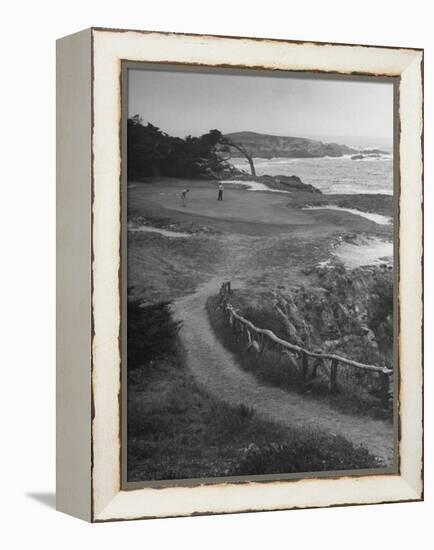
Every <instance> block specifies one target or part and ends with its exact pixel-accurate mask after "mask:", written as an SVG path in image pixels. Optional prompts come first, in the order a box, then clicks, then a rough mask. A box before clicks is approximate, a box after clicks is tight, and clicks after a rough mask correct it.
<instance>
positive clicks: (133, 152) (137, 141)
mask: <svg viewBox="0 0 434 550" xmlns="http://www.w3.org/2000/svg"><path fill="white" fill-rule="evenodd" d="M231 147H233V148H235V149H237V150H238V151H239V152H240V153H241V154H243V155H244V156H245V157H246V158H247V159H248V161H249V165H250V167H251V171H252V175H256V174H255V172H254V165H253V159H252V158H251V155H249V152H248V151H247V150H245V149H244V147H243V146H242V145H241V144H238V143H234V142H232V141H231V140H229V139H228V138H226V137H225V136H223V134H222V133H221V132H220V131H219V130H216V129H214V130H210V131H209V132H208V133H206V134H203V135H202V136H199V137H194V136H190V135H189V136H187V137H186V138H184V139H182V138H179V137H174V136H170V135H169V134H167V133H165V132H163V131H162V130H161V129H160V128H158V127H157V126H154V125H153V124H151V123H149V122H148V123H147V124H146V125H145V124H143V120H142V118H141V117H140V116H139V115H135V116H133V117H132V118H129V119H128V122H127V163H128V179H132V178H142V177H149V176H171V177H199V176H202V177H203V176H207V177H219V174H220V173H221V172H222V171H223V170H224V169H225V167H227V161H228V159H229V158H230V156H231Z"/></svg>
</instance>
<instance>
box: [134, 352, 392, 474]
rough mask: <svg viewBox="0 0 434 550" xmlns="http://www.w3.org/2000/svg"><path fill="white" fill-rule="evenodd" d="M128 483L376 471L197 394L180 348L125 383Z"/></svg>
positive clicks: (324, 439)
mask: <svg viewBox="0 0 434 550" xmlns="http://www.w3.org/2000/svg"><path fill="white" fill-rule="evenodd" d="M128 411H129V412H128V415H129V423H128V424H129V430H128V479H129V481H149V480H159V479H189V478H198V477H220V476H230V475H260V474H278V473H297V472H317V471H333V470H345V469H359V468H373V467H379V466H381V463H380V462H379V461H378V459H376V458H374V457H373V456H372V455H370V454H369V453H368V452H367V451H366V450H365V449H363V448H361V447H360V448H355V447H354V446H353V445H351V444H350V443H349V442H347V441H346V440H345V439H343V438H341V437H336V436H332V435H324V434H321V433H319V432H318V431H314V430H303V431H302V432H301V431H298V430H293V431H292V432H290V433H288V431H286V430H284V429H283V428H281V427H280V426H277V425H275V424H272V423H270V422H266V421H264V420H262V419H259V418H257V416H256V415H255V413H254V411H252V410H250V409H247V408H245V407H242V406H240V407H236V408H232V407H229V406H228V405H226V404H224V403H221V402H217V401H216V400H214V399H213V398H211V397H210V396H209V395H207V394H206V392H204V391H203V390H201V389H200V388H199V387H198V386H197V385H196V383H195V381H194V379H193V378H192V376H191V374H190V373H189V371H188V368H187V367H186V365H185V358H184V356H183V351H182V348H180V347H179V348H178V352H177V353H176V354H175V355H173V356H168V357H165V358H163V359H159V360H157V361H155V362H153V364H152V366H148V367H147V368H146V370H142V371H139V372H137V373H134V376H131V377H130V382H129V388H128Z"/></svg>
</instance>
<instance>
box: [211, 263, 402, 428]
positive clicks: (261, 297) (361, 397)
mask: <svg viewBox="0 0 434 550" xmlns="http://www.w3.org/2000/svg"><path fill="white" fill-rule="evenodd" d="M332 271H333V272H332ZM310 277H311V279H312V280H313V282H314V283H315V284H313V285H312V287H311V288H306V287H300V288H295V289H294V290H293V292H288V291H286V292H285V293H281V292H270V291H264V292H256V293H255V292H253V291H247V290H246V291H243V290H239V291H236V292H235V293H234V294H232V296H231V299H230V302H231V303H232V305H234V306H235V307H236V308H238V309H239V311H240V312H241V313H242V315H243V316H244V317H245V318H247V319H248V320H250V321H251V322H252V323H253V324H254V325H256V326H257V327H260V328H268V329H270V330H272V331H273V332H274V333H275V334H276V335H277V336H279V337H280V338H282V339H284V340H287V341H289V342H291V343H293V344H296V345H300V346H302V347H305V348H307V349H311V350H317V351H325V352H329V353H336V354H338V355H342V356H344V357H349V358H351V359H354V360H358V361H360V362H363V363H370V364H375V365H380V366H383V365H387V366H389V367H390V365H391V364H392V356H391V350H392V341H393V319H392V306H393V293H392V284H391V281H390V274H389V273H388V272H387V270H386V271H385V270H382V269H365V270H363V269H361V270H359V271H358V272H357V271H354V272H353V273H352V276H351V278H350V277H348V274H347V272H346V270H345V269H343V268H342V270H340V269H335V270H327V269H320V268H318V269H317V270H316V271H315V273H311V274H310ZM218 305H219V297H218V296H214V297H211V298H209V300H208V303H207V310H208V316H209V319H210V322H211V325H212V327H213V330H214V332H215V334H216V335H217V337H218V338H219V339H220V341H221V342H222V343H223V344H224V345H225V347H226V348H227V349H229V350H230V351H231V352H232V353H234V354H235V356H236V358H237V360H238V362H239V364H240V365H241V367H242V368H243V369H245V370H248V371H250V372H252V373H253V374H254V375H255V376H257V377H258V379H260V380H262V381H263V382H265V383H267V384H270V385H275V386H277V387H279V388H283V389H286V390H288V391H296V392H299V393H303V394H306V399H309V398H311V399H321V400H325V401H327V402H328V403H329V404H330V405H331V406H333V407H335V408H336V409H338V410H341V411H342V412H346V413H352V414H362V415H367V416H369V417H372V418H376V419H389V420H391V419H392V407H391V401H390V399H386V398H385V397H384V395H382V393H381V391H382V380H381V378H380V376H381V375H379V374H377V373H372V372H368V371H362V370H358V369H353V368H350V367H344V366H342V367H340V368H339V371H338V385H339V387H340V389H341V390H342V391H339V392H337V393H333V394H331V393H330V391H329V376H330V375H329V365H328V364H327V365H321V366H320V367H319V368H318V371H317V377H316V378H315V380H314V381H312V382H311V383H310V384H308V385H306V384H305V383H303V381H302V377H301V372H300V370H301V369H300V366H299V364H298V362H296V361H295V360H294V359H293V358H291V357H290V356H288V355H282V354H281V353H279V351H278V350H273V349H267V348H265V350H264V351H263V353H261V354H256V353H252V351H251V350H248V349H247V345H246V342H245V341H244V340H243V339H239V338H238V336H237V334H236V333H234V331H233V330H232V329H231V328H230V327H229V326H228V324H227V323H226V321H225V319H224V317H223V314H222V311H221V309H219V307H218Z"/></svg>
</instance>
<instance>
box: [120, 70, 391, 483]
mask: <svg viewBox="0 0 434 550" xmlns="http://www.w3.org/2000/svg"><path fill="white" fill-rule="evenodd" d="M124 75H125V87H124V90H125V93H124V97H123V105H124V117H123V118H124V120H123V124H124V134H125V135H126V143H125V144H124V151H125V154H124V162H123V166H124V168H123V169H124V175H123V176H124V185H125V189H126V191H125V193H126V200H127V220H125V221H126V222H127V223H126V224H125V231H127V239H126V241H127V245H126V250H125V251H124V260H125V263H124V271H125V273H124V279H125V287H126V288H125V294H126V303H127V315H126V318H127V321H126V325H127V339H126V345H125V349H124V367H125V368H126V378H125V380H126V381H127V383H126V387H125V388H124V391H125V392H126V394H124V396H125V398H126V400H127V405H126V410H127V414H126V430H125V433H124V445H125V446H126V465H125V467H126V481H127V483H144V482H156V481H165V480H169V481H170V480H172V481H173V480H195V479H201V480H203V479H209V480H211V481H212V480H213V479H216V478H229V477H230V478H239V479H241V480H242V479H251V478H252V477H253V478H254V479H256V478H255V476H265V478H266V476H268V477H269V478H270V479H279V478H285V476H286V478H288V477H290V476H295V477H300V478H302V477H308V476H319V475H322V476H324V475H331V476H333V475H336V474H337V473H344V474H345V473H347V474H353V475H363V474H375V473H376V472H381V473H387V472H396V465H397V452H396V430H397V416H396V415H397V410H396V409H397V407H396V395H395V394H396V388H397V380H396V378H397V377H396V372H395V365H396V357H397V355H396V354H397V345H396V331H395V330H394V327H395V324H396V323H395V316H396V311H395V309H396V307H395V298H394V274H395V270H394V263H396V253H395V254H394V248H396V247H394V229H395V222H396V220H395V219H394V198H395V197H396V189H397V182H396V173H395V170H394V166H395V160H396V158H395V157H396V153H395V151H396V149H395V147H394V142H395V139H394V137H395V136H396V124H395V122H394V120H395V115H396V113H395V108H396V107H395V103H396V102H395V97H396V81H395V80H394V79H393V78H389V79H388V78H376V77H369V78H367V77H366V78H361V77H350V76H346V77H337V76H332V75H330V76H324V75H321V76H319V75H315V74H308V73H303V74H297V73H290V72H286V73H281V74H274V73H270V72H268V73H265V72H259V71H256V72H254V71H244V72H243V71H235V70H231V71H229V70H216V69H212V70H211V69H209V70H206V69H202V70H196V69H189V68H186V67H184V68H182V69H180V68H176V67H173V66H167V67H164V66H155V67H150V66H149V65H146V66H140V65H139V64H135V65H134V64H130V65H128V66H127V69H126V71H125V73H124ZM395 252H396V251H395ZM394 258H395V260H394ZM394 374H395V376H394ZM243 476H246V477H244V478H243Z"/></svg>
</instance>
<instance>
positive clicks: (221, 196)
mask: <svg viewBox="0 0 434 550" xmlns="http://www.w3.org/2000/svg"><path fill="white" fill-rule="evenodd" d="M223 189H224V187H223V183H222V182H220V183H219V196H218V197H217V200H218V201H222V200H223Z"/></svg>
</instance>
